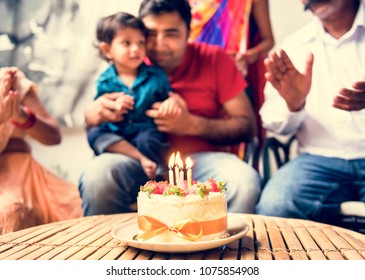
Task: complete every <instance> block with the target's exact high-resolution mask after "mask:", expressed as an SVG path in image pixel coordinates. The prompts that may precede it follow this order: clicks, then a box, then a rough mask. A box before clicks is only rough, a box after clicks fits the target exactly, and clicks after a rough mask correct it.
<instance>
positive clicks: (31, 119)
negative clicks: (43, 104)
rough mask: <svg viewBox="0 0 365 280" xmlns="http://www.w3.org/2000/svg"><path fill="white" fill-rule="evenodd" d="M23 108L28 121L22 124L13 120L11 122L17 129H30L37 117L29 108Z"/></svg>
mask: <svg viewBox="0 0 365 280" xmlns="http://www.w3.org/2000/svg"><path fill="white" fill-rule="evenodd" d="M23 108H24V111H25V112H26V113H27V115H28V119H27V120H26V121H25V122H24V123H18V122H16V121H14V120H12V121H11V122H12V124H13V125H15V126H16V127H17V128H20V129H29V128H32V127H33V126H34V125H35V123H36V121H37V117H36V115H35V114H34V113H33V111H32V110H31V109H30V108H29V107H23Z"/></svg>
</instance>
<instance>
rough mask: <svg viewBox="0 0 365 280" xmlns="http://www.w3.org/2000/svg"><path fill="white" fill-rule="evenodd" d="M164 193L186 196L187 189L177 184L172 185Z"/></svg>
mask: <svg viewBox="0 0 365 280" xmlns="http://www.w3.org/2000/svg"><path fill="white" fill-rule="evenodd" d="M163 194H164V195H177V196H185V191H184V190H182V189H181V188H179V187H177V186H170V187H168V188H167V189H166V190H165V192H164V193H163Z"/></svg>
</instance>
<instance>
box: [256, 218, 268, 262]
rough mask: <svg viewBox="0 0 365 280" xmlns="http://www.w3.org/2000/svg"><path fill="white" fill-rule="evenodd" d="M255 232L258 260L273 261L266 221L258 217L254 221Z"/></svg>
mask: <svg viewBox="0 0 365 280" xmlns="http://www.w3.org/2000/svg"><path fill="white" fill-rule="evenodd" d="M254 230H255V233H256V246H257V258H258V259H259V260H272V259H273V256H272V251H271V247H270V241H269V236H268V233H267V229H266V224H265V221H264V219H263V218H262V217H260V216H258V217H257V218H256V219H255V221H254Z"/></svg>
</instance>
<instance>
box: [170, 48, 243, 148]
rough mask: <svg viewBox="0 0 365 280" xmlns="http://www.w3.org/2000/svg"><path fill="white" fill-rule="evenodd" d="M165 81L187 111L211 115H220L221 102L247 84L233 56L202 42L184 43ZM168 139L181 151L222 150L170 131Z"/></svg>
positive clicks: (220, 116) (208, 143)
mask: <svg viewBox="0 0 365 280" xmlns="http://www.w3.org/2000/svg"><path fill="white" fill-rule="evenodd" d="M169 81H170V85H171V89H172V90H173V91H174V92H176V93H179V94H180V95H181V96H182V97H183V98H184V100H185V101H186V103H187V106H188V108H189V111H190V112H191V113H193V114H195V115H199V116H204V117H207V118H213V119H216V118H223V115H222V107H223V104H224V103H225V102H226V101H228V100H230V99H232V98H233V97H235V96H236V95H237V94H238V93H240V92H242V91H243V90H244V89H245V88H246V87H247V83H246V81H245V79H244V78H243V76H242V74H241V73H240V72H239V71H238V70H237V68H236V66H235V62H234V60H233V58H232V57H230V56H229V55H227V54H226V53H225V51H224V50H223V49H221V48H219V47H217V46H212V45H208V44H205V43H191V44H188V46H187V49H186V53H185V56H184V58H183V61H182V63H181V64H180V66H179V67H178V68H176V69H175V70H174V71H173V73H172V74H170V75H169ZM169 142H170V144H171V148H170V150H171V152H177V151H180V153H182V154H189V153H195V152H203V151H220V150H223V147H222V146H217V145H214V144H213V143H211V142H209V141H207V140H205V139H203V138H200V137H192V136H179V135H170V136H169Z"/></svg>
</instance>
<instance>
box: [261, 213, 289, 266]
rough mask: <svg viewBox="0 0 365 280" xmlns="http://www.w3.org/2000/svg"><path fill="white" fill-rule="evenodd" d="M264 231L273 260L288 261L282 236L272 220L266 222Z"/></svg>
mask: <svg viewBox="0 0 365 280" xmlns="http://www.w3.org/2000/svg"><path fill="white" fill-rule="evenodd" d="M266 229H267V232H268V234H269V239H270V243H271V247H272V252H273V255H274V259H275V260H290V256H289V253H288V251H287V248H286V245H285V242H284V240H283V236H282V235H281V231H280V229H279V227H278V226H277V224H276V222H275V220H274V219H268V220H267V221H266Z"/></svg>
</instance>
